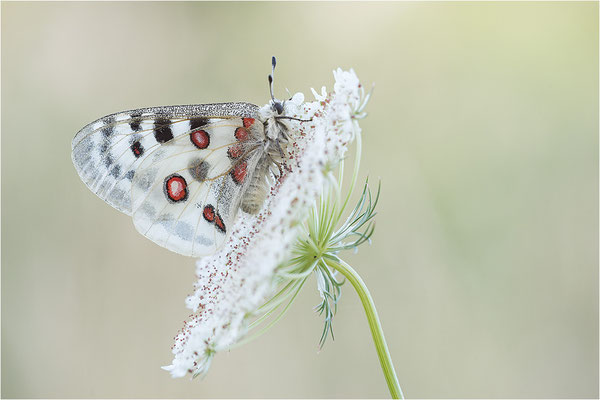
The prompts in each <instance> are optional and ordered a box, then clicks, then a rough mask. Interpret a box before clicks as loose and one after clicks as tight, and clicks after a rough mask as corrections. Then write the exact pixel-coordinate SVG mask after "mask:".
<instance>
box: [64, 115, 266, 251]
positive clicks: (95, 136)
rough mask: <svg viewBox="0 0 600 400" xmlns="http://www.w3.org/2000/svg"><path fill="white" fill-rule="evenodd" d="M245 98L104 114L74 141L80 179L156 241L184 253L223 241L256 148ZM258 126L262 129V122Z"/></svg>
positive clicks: (255, 157)
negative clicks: (237, 100) (243, 99)
mask: <svg viewBox="0 0 600 400" xmlns="http://www.w3.org/2000/svg"><path fill="white" fill-rule="evenodd" d="M257 110H258V107H257V106H255V105H252V104H248V103H222V104H208V105H194V106H171V107H155V108H146V109H139V110H132V111H126V112H122V113H118V114H112V115H109V116H107V117H104V118H101V119H99V120H97V121H95V122H93V123H91V124H89V125H87V126H86V127H84V128H83V129H82V130H81V131H80V132H79V133H78V134H77V135H76V136H75V138H74V139H73V143H72V150H73V153H72V158H73V163H74V164H75V167H76V169H77V172H78V173H79V175H80V177H81V179H82V180H83V181H84V182H85V184H86V185H87V186H88V187H89V188H90V189H91V190H92V191H93V192H94V193H95V194H97V195H98V196H99V197H100V198H102V199H103V200H105V201H106V202H108V203H109V204H111V205H112V206H113V207H115V208H117V209H118V210H120V211H122V212H124V213H126V214H129V215H133V218H134V223H135V226H136V228H137V229H138V230H139V231H140V232H141V233H142V234H144V235H146V236H147V237H148V238H150V239H151V240H153V241H155V242H156V243H158V244H160V245H162V246H164V247H166V248H168V249H170V250H173V251H176V252H178V253H181V254H185V255H192V256H199V255H204V254H209V253H211V252H213V251H215V250H216V249H217V248H218V247H219V246H220V245H221V244H222V243H223V241H224V240H225V237H226V235H227V234H228V233H229V232H228V228H229V227H230V226H231V225H232V222H233V218H234V217H235V214H236V212H237V209H238V207H239V203H240V199H241V197H242V195H243V192H244V190H245V189H246V188H247V186H248V182H249V181H250V178H251V175H252V172H253V171H254V169H255V166H256V164H257V163H258V162H259V159H260V156H261V153H260V151H255V150H256V149H257V148H256V146H254V145H253V144H252V143H253V139H256V140H259V138H253V137H252V135H256V133H257V132H258V131H257V129H258V128H259V127H260V129H261V132H262V125H260V124H256V126H255V129H246V128H248V127H249V125H251V124H252V123H253V122H254V118H256V115H257ZM259 125H260V126H259Z"/></svg>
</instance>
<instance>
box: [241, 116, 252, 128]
mask: <svg viewBox="0 0 600 400" xmlns="http://www.w3.org/2000/svg"><path fill="white" fill-rule="evenodd" d="M243 121H244V127H245V128H250V125H252V124H253V123H254V118H244V120H243Z"/></svg>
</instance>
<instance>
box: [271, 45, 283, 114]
mask: <svg viewBox="0 0 600 400" xmlns="http://www.w3.org/2000/svg"><path fill="white" fill-rule="evenodd" d="M271 65H272V68H271V74H270V75H269V90H270V91H271V100H272V101H273V107H275V110H276V111H277V113H278V114H281V113H282V112H283V105H282V104H281V103H280V102H278V101H277V100H275V96H274V95H273V76H274V75H275V65H277V60H276V59H275V57H274V56H273V57H272V58H271Z"/></svg>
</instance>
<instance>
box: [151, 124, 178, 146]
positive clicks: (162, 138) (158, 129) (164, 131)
mask: <svg viewBox="0 0 600 400" xmlns="http://www.w3.org/2000/svg"><path fill="white" fill-rule="evenodd" d="M154 138H155V139H156V141H157V142H158V143H166V142H168V141H169V140H171V139H173V131H171V121H170V120H169V119H167V118H157V119H156V120H155V121H154Z"/></svg>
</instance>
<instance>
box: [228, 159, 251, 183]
mask: <svg viewBox="0 0 600 400" xmlns="http://www.w3.org/2000/svg"><path fill="white" fill-rule="evenodd" d="M247 168H248V164H247V163H246V161H242V162H241V163H238V164H237V165H236V166H235V168H234V169H232V170H231V177H232V178H233V181H234V182H235V183H237V184H241V183H242V182H244V179H245V178H246V173H247V172H248V169H247Z"/></svg>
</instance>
